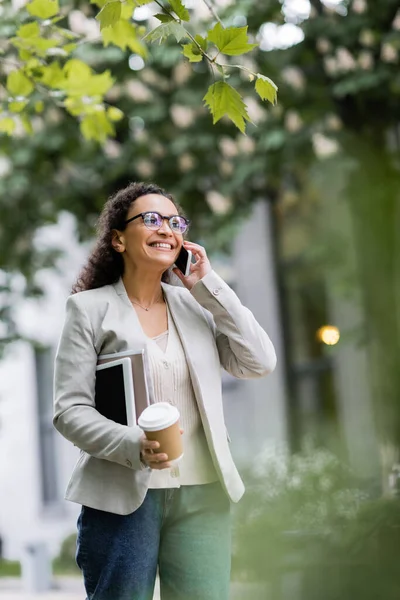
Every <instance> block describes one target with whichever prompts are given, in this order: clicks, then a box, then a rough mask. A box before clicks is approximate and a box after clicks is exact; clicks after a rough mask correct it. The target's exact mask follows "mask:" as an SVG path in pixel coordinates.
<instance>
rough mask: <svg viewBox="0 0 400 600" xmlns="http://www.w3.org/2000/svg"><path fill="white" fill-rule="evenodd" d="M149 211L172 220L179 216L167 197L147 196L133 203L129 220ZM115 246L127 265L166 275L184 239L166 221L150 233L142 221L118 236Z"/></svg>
mask: <svg viewBox="0 0 400 600" xmlns="http://www.w3.org/2000/svg"><path fill="white" fill-rule="evenodd" d="M147 211H155V212H158V213H160V214H161V215H163V216H168V217H170V216H173V215H177V214H178V210H177V208H176V206H175V205H174V203H173V202H172V201H171V200H169V199H168V198H166V197H165V196H160V195H159V194H147V195H146V196H141V197H140V198H137V200H135V201H134V202H133V203H132V205H131V206H130V208H129V210H128V214H127V216H126V219H127V220H128V219H130V218H131V217H135V216H136V215H138V214H140V213H144V212H147ZM118 240H120V241H118ZM112 243H113V246H114V248H115V249H116V250H117V251H118V252H123V257H124V260H125V262H126V261H129V262H130V263H132V264H133V265H134V266H135V267H136V268H137V267H147V268H148V269H149V270H150V269H151V270H157V271H160V272H164V271H165V270H166V269H168V268H169V267H171V266H172V265H173V264H174V262H175V260H176V258H177V256H178V254H179V251H180V249H181V247H182V244H183V236H182V234H179V233H175V232H173V231H172V230H171V229H170V226H169V223H168V221H167V220H166V219H164V220H163V223H162V225H161V227H160V228H159V229H157V230H155V231H154V230H151V229H148V228H147V227H146V225H145V224H144V222H143V219H142V218H141V217H139V218H138V219H135V220H134V221H131V222H130V223H128V224H127V225H126V228H125V229H124V231H120V232H115V233H114V236H113V240H112Z"/></svg>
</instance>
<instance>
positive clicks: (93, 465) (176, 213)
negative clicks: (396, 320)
mask: <svg viewBox="0 0 400 600" xmlns="http://www.w3.org/2000/svg"><path fill="white" fill-rule="evenodd" d="M187 227H188V221H187V220H186V219H185V217H184V216H183V215H182V214H181V211H180V210H179V207H178V204H177V203H176V202H175V201H174V200H173V198H172V197H171V196H170V195H169V194H167V193H166V192H164V191H163V190H162V189H160V188H159V187H157V186H155V185H147V184H141V183H134V184H131V185H129V186H128V187H127V188H125V189H123V190H121V191H119V192H118V193H117V194H116V195H115V196H114V197H111V198H110V199H109V200H108V202H107V203H106V204H105V207H104V209H103V212H102V214H101V217H100V221H99V232H98V239H97V244H96V246H95V248H94V250H93V252H92V254H91V256H90V257H89V260H88V262H87V265H86V266H85V267H84V268H83V271H82V273H81V275H80V277H79V279H78V282H77V284H76V285H75V287H74V290H73V292H74V293H73V294H72V295H71V296H70V298H69V299H68V301H67V315H66V321H65V325H64V329H63V332H62V336H61V340H60V344H59V348H58V352H57V357H56V370H55V413H54V425H55V427H56V428H57V429H58V431H59V432H60V433H61V434H62V435H63V436H64V437H66V438H67V439H68V440H70V441H71V442H72V443H73V444H75V445H76V446H78V448H80V449H81V454H80V457H79V460H78V462H77V465H76V467H75V469H74V472H73V474H72V477H71V480H70V482H69V485H68V488H67V492H66V498H67V499H68V500H71V501H73V502H77V503H79V504H81V505H82V510H81V513H80V516H79V519H78V544H77V563H78V565H79V567H80V569H81V570H82V572H83V576H84V582H85V588H86V593H87V598H88V600H147V599H151V598H152V595H153V588H154V583H155V578H156V572H157V568H158V570H159V575H160V584H161V597H162V598H163V600H179V599H182V600H183V599H185V600H189V599H190V600H224V599H227V598H228V596H229V576H230V501H231V500H232V501H234V502H237V501H238V500H239V499H240V497H241V496H242V494H243V492H244V487H243V483H242V481H241V479H240V477H239V474H238V472H237V470H236V468H235V466H234V463H233V461H232V457H231V454H230V450H229V447H228V441H227V434H226V428H225V424H224V416H223V408H222V396H221V374H220V368H221V365H222V367H224V368H225V369H226V370H227V371H228V372H229V373H231V374H232V375H234V376H236V377H241V378H249V377H262V376H264V375H266V374H267V373H269V372H271V371H272V370H273V369H274V366H275V361H276V359H275V352H274V349H273V346H272V344H271V341H270V340H269V338H268V336H267V334H266V333H265V332H264V331H263V329H262V328H261V327H260V326H259V325H258V323H257V322H256V320H255V319H254V317H253V315H252V314H251V313H250V311H249V310H248V309H246V308H244V307H243V306H242V305H241V303H240V301H239V299H238V298H237V296H236V295H235V294H234V292H233V291H232V290H231V289H230V288H229V287H228V285H226V283H225V282H224V281H223V280H222V279H221V278H220V277H219V276H218V275H217V274H216V273H215V272H214V271H213V270H212V268H211V265H210V262H209V260H208V258H207V254H206V252H205V250H204V248H202V247H201V246H199V245H198V244H194V243H191V242H188V241H184V234H185V233H186V230H187ZM182 245H184V246H185V248H187V249H188V250H191V251H192V252H193V255H194V259H195V262H194V264H192V267H191V273H190V275H189V276H187V277H184V276H183V275H182V274H180V272H179V271H177V270H176V269H173V270H174V273H175V274H176V275H177V276H178V277H179V279H180V280H181V282H182V284H183V285H178V286H172V285H170V284H167V283H165V278H166V274H167V272H168V270H169V269H170V268H171V267H172V266H173V265H174V262H175V260H176V258H177V256H178V254H179V251H180V249H181V247H182ZM76 292H78V293H76ZM138 344H143V346H146V348H147V353H148V357H149V364H150V369H151V371H150V372H151V377H152V383H153V388H154V394H155V401H156V402H159V401H167V402H171V403H172V404H175V405H176V406H177V407H178V409H179V411H180V414H181V422H180V423H181V426H182V428H183V443H184V458H183V459H182V461H181V463H180V466H179V475H178V476H176V473H174V470H172V469H170V464H169V463H168V456H166V455H165V454H164V455H163V454H157V453H154V452H153V450H154V449H156V448H157V442H149V441H147V440H146V438H145V437H144V435H143V433H142V431H141V430H140V428H139V427H137V426H134V427H126V426H123V425H120V424H117V423H115V422H113V421H111V420H108V419H106V418H105V417H103V416H102V415H100V413H98V412H97V411H96V410H95V408H94V381H95V368H96V363H97V359H98V355H99V354H110V353H112V352H121V351H124V350H129V349H130V348H132V347H137V345H138ZM174 475H175V476H174Z"/></svg>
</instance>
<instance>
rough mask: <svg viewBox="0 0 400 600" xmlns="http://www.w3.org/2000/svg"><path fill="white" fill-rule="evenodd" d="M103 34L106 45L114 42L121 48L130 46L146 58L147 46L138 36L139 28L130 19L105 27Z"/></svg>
mask: <svg viewBox="0 0 400 600" xmlns="http://www.w3.org/2000/svg"><path fill="white" fill-rule="evenodd" d="M101 34H102V36H103V42H104V45H105V46H106V47H107V46H108V45H109V44H114V45H115V46H118V48H121V50H126V48H129V49H130V50H132V52H135V53H136V54H139V55H140V56H142V57H143V58H146V56H147V48H146V46H145V45H144V44H142V42H141V41H140V40H139V38H138V37H137V29H136V27H135V25H133V24H132V23H128V21H117V23H115V24H114V25H112V26H111V27H107V28H106V29H103V31H102V32H101Z"/></svg>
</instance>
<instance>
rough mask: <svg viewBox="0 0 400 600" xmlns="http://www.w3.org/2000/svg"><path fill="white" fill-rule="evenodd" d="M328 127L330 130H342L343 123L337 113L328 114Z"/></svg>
mask: <svg viewBox="0 0 400 600" xmlns="http://www.w3.org/2000/svg"><path fill="white" fill-rule="evenodd" d="M326 127H327V129H328V130H329V131H340V129H342V128H343V123H342V121H341V119H339V117H338V116H337V115H334V114H332V115H328V116H327V118H326Z"/></svg>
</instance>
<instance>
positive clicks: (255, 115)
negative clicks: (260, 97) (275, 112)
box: [243, 96, 267, 123]
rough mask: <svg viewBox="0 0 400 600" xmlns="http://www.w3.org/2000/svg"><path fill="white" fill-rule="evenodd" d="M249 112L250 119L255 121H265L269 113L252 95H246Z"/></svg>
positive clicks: (245, 101) (245, 99) (245, 100)
mask: <svg viewBox="0 0 400 600" xmlns="http://www.w3.org/2000/svg"><path fill="white" fill-rule="evenodd" d="M243 100H244V103H245V105H246V108H247V112H248V114H249V117H250V120H251V121H252V122H253V123H260V121H264V120H265V118H266V115H267V111H266V110H265V108H264V107H263V106H262V105H261V104H260V103H259V102H258V101H257V100H256V99H255V98H253V97H252V96H245V98H244V99H243Z"/></svg>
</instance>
